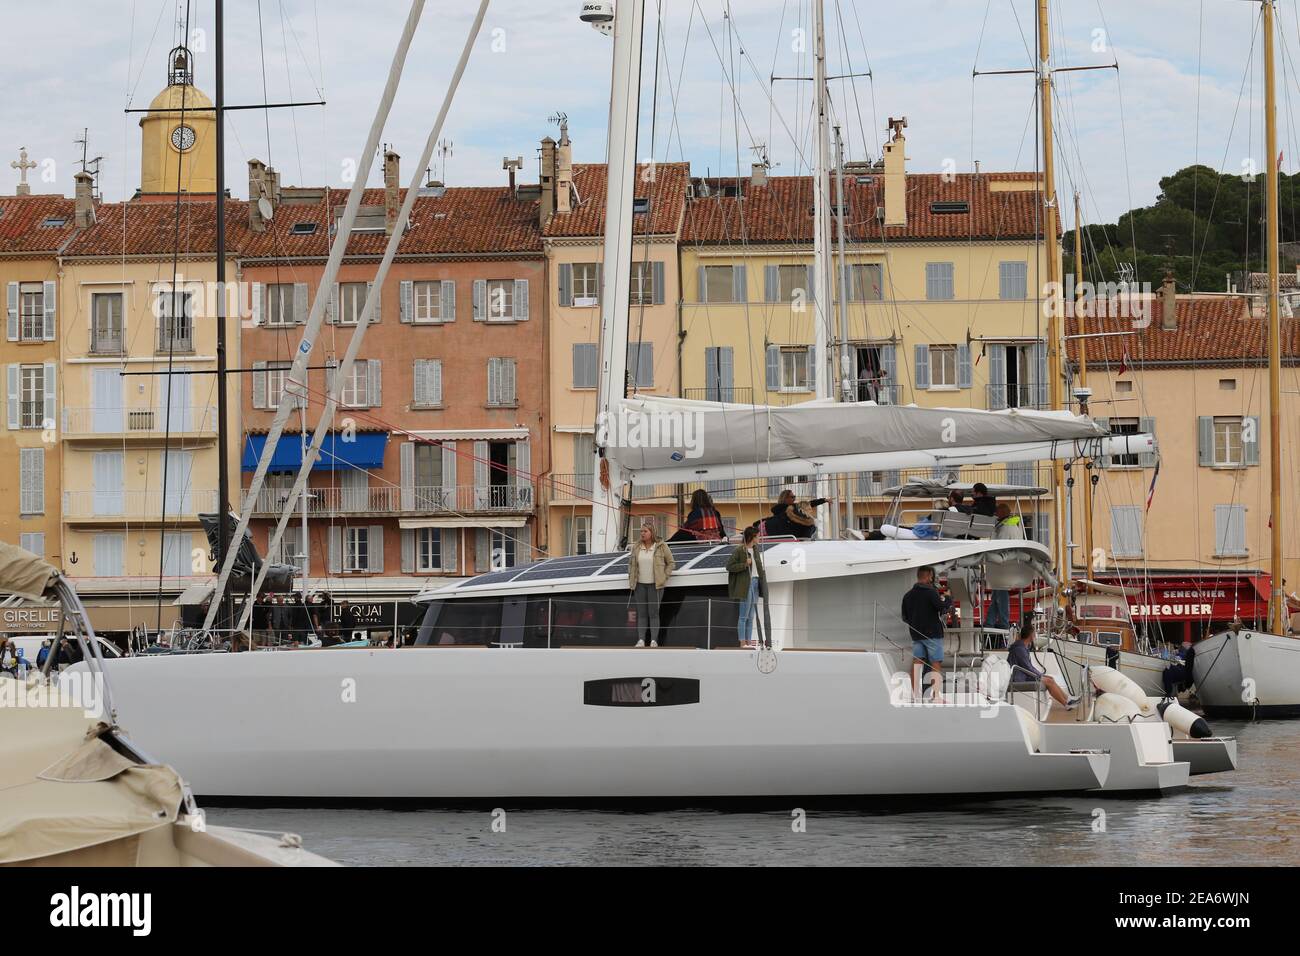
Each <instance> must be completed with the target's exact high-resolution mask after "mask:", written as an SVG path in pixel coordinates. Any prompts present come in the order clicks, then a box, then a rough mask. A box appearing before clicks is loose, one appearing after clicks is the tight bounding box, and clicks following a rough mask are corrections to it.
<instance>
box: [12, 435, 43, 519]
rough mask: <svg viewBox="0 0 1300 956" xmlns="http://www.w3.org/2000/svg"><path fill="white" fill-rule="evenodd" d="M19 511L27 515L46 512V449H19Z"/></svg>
mask: <svg viewBox="0 0 1300 956" xmlns="http://www.w3.org/2000/svg"><path fill="white" fill-rule="evenodd" d="M18 472H19V485H20V487H21V492H20V494H19V499H20V500H19V506H18V507H19V512H20V513H21V514H25V515H38V514H44V513H45V449H44V448H23V449H20V450H19V466H18Z"/></svg>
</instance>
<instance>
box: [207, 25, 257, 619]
mask: <svg viewBox="0 0 1300 956" xmlns="http://www.w3.org/2000/svg"><path fill="white" fill-rule="evenodd" d="M224 6H225V4H224V0H215V3H214V6H213V14H214V18H215V19H214V23H213V28H214V30H215V37H214V40H213V46H212V52H213V60H214V62H215V65H216V69H217V78H216V84H215V88H214V91H213V92H214V94H215V96H216V101H215V103H214V104H213V105H214V107H215V112H214V116H215V119H216V124H217V125H216V151H217V156H216V159H217V176H216V185H217V206H216V216H217V223H216V227H217V274H216V281H217V295H216V300H217V310H216V311H217V515H218V519H217V553H216V567H218V568H220V567H222V566H223V563H224V562H225V560H226V552H227V551H228V550H229V549H230V528H229V527H227V525H226V515H227V514H229V513H230V459H229V448H230V447H231V446H230V419H229V414H230V412H229V409H228V408H227V401H226V399H227V389H226V152H225V139H226V115H225V103H226V98H225V97H226V77H225V73H226V69H225V9H224ZM249 201H250V202H256V201H257V199H256V197H251V196H250V197H249ZM229 609H230V601H229V598H228V597H227V596H226V593H225V591H224V590H223V591H222V593H221V595H220V601H219V609H218V611H217V618H216V625H217V628H218V630H225V629H226V628H228V627H229V626H230V614H229Z"/></svg>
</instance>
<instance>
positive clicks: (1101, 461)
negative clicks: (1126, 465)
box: [1093, 418, 1111, 468]
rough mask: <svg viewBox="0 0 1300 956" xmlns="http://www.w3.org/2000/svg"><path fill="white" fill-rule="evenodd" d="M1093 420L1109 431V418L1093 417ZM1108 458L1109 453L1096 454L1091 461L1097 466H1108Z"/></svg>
mask: <svg viewBox="0 0 1300 956" xmlns="http://www.w3.org/2000/svg"><path fill="white" fill-rule="evenodd" d="M1093 421H1095V422H1096V423H1097V424H1098V425H1100V426H1101V427H1102V428H1104V429H1106V430H1107V431H1110V419H1109V418H1094V419H1093ZM1110 458H1111V456H1110V455H1098V456H1097V457H1096V458H1094V459H1093V463H1094V464H1095V465H1096V466H1097V467H1098V468H1109V467H1110Z"/></svg>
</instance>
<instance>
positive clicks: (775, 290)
mask: <svg viewBox="0 0 1300 956" xmlns="http://www.w3.org/2000/svg"><path fill="white" fill-rule="evenodd" d="M780 296H781V270H780V268H779V267H778V266H763V301H764V302H777V301H779V300H780Z"/></svg>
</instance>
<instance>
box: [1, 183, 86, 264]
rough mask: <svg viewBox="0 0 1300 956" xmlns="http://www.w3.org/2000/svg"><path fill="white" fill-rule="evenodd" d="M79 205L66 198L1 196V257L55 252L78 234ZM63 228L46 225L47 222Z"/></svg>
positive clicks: (55, 196) (52, 196)
mask: <svg viewBox="0 0 1300 956" xmlns="http://www.w3.org/2000/svg"><path fill="white" fill-rule="evenodd" d="M75 210H76V203H75V202H74V201H73V200H71V199H68V198H67V197H66V196H57V195H45V196H0V255H6V254H7V255H30V254H39V253H55V252H58V251H59V249H60V248H61V247H62V246H63V244H64V242H66V241H67V239H68V237H69V236H71V235H72V233H73V232H74V231H75V223H74V212H75ZM50 218H54V219H63V220H64V223H63V225H61V226H44V225H42V223H44V222H45V221H46V220H47V219H50Z"/></svg>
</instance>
